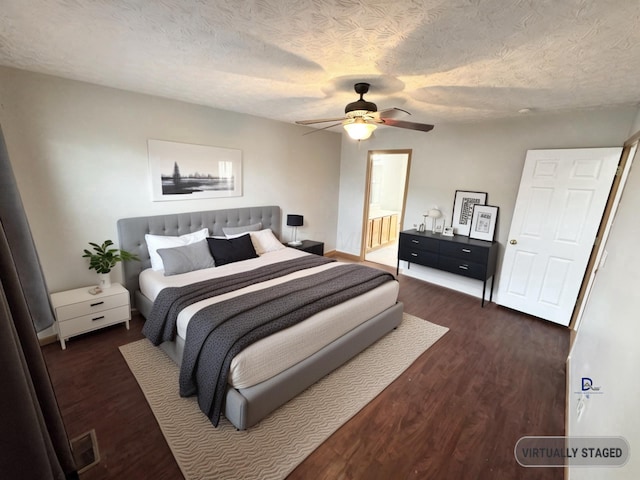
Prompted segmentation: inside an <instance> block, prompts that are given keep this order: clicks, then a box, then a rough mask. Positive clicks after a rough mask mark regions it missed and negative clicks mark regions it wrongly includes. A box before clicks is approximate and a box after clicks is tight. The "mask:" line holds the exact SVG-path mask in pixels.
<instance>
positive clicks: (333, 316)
mask: <svg viewBox="0 0 640 480" xmlns="http://www.w3.org/2000/svg"><path fill="white" fill-rule="evenodd" d="M304 255H309V254H308V253H305V252H302V251H300V250H297V249H294V248H285V249H282V250H277V251H274V252H268V253H265V254H263V255H262V256H260V257H259V258H254V259H250V260H244V261H241V262H235V263H231V264H227V265H223V266H220V267H215V268H208V269H204V270H198V271H195V272H189V273H185V274H182V275H173V276H168V277H165V276H164V274H163V272H162V271H153V270H151V269H147V270H144V271H143V272H142V273H141V274H140V290H141V292H142V293H143V294H144V295H145V296H146V297H148V298H149V299H151V300H155V298H156V296H157V295H158V294H159V292H160V291H161V290H162V289H163V288H166V287H170V286H174V287H178V286H183V285H187V284H190V283H195V282H199V281H202V280H206V279H209V278H220V277H223V276H226V275H232V274H235V273H240V272H244V271H249V270H252V269H255V268H258V267H261V266H263V265H267V264H272V263H276V262H280V261H285V260H290V259H292V258H296V257H300V256H304ZM338 264H339V262H332V263H329V264H326V265H322V266H320V267H315V268H310V269H307V270H303V271H299V272H295V273H292V274H289V275H286V276H284V277H280V278H277V279H273V280H270V281H267V282H261V283H259V284H256V285H251V286H249V287H246V288H243V289H240V290H237V291H234V292H230V293H227V294H225V295H220V296H217V297H214V298H211V299H207V300H204V301H202V302H198V303H196V304H193V305H191V306H189V307H188V308H185V309H184V310H183V311H182V312H181V313H180V315H179V316H178V322H177V329H178V335H179V336H180V337H182V338H186V332H187V326H188V324H189V320H190V319H191V317H192V316H193V314H194V313H195V312H197V311H198V310H199V309H200V308H203V307H204V306H207V305H211V304H214V303H217V302H220V301H223V300H226V299H228V298H232V297H234V296H238V295H243V294H246V293H251V292H252V291H256V290H258V289H261V288H266V287H269V286H272V285H275V284H278V283H283V282H287V281H295V279H296V278H301V277H302V276H305V275H310V274H313V273H315V272H319V271H322V270H326V269H328V268H334V267H335V266H336V265H338ZM397 297H398V282H386V283H384V284H383V285H381V286H380V287H378V288H376V289H374V290H372V291H370V292H367V293H366V294H364V295H361V296H359V297H357V298H353V299H351V300H349V301H347V302H344V303H342V304H340V305H337V306H335V307H332V308H329V309H327V310H324V311H322V312H320V313H318V314H316V315H313V316H312V317H310V318H309V319H307V320H305V321H304V322H301V323H299V324H296V325H294V326H292V327H290V328H287V329H285V330H282V331H280V332H278V333H276V334H274V335H271V336H269V337H267V338H264V339H262V340H260V341H258V342H256V343H254V344H252V345H251V346H249V347H248V348H246V349H245V350H243V351H242V352H240V353H239V354H238V355H237V356H236V357H235V358H234V359H233V361H232V363H231V367H230V374H229V384H231V385H232V386H233V387H235V388H248V387H250V386H253V385H256V384H258V383H260V382H263V381H265V380H267V379H269V378H271V377H273V376H274V375H276V374H278V373H280V372H281V371H283V370H285V369H287V368H289V367H291V366H293V365H295V364H296V363H298V362H300V361H301V360H304V359H305V358H307V357H308V356H310V355H311V354H313V353H315V352H317V351H318V350H320V349H321V348H322V347H324V346H325V345H327V344H329V343H331V342H332V341H334V340H335V339H337V338H339V337H341V336H342V335H344V334H345V333H347V332H349V331H350V330H352V329H353V328H355V327H357V326H358V325H360V324H361V323H363V322H365V321H366V320H368V319H369V318H371V317H373V316H374V315H377V314H378V313H380V312H382V311H384V310H386V309H387V308H388V307H390V306H392V305H393V304H395V303H396V301H397Z"/></svg>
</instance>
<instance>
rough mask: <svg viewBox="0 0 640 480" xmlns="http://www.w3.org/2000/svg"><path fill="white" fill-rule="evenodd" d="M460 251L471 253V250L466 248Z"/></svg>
mask: <svg viewBox="0 0 640 480" xmlns="http://www.w3.org/2000/svg"><path fill="white" fill-rule="evenodd" d="M462 251H463V252H464V253H471V250H469V249H468V248H463V249H462Z"/></svg>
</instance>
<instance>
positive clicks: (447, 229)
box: [442, 227, 453, 237]
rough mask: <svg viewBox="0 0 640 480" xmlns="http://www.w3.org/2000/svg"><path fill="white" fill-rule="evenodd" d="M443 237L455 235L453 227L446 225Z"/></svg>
mask: <svg viewBox="0 0 640 480" xmlns="http://www.w3.org/2000/svg"><path fill="white" fill-rule="evenodd" d="M442 236H443V237H453V227H444V228H443V229H442Z"/></svg>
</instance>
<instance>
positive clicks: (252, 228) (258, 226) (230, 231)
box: [222, 222, 262, 237]
mask: <svg viewBox="0 0 640 480" xmlns="http://www.w3.org/2000/svg"><path fill="white" fill-rule="evenodd" d="M260 230H262V222H258V223H254V224H252V225H245V226H244V227H223V228H222V232H223V233H224V234H225V235H226V236H227V237H228V236H230V235H241V234H243V233H247V232H258V231H260Z"/></svg>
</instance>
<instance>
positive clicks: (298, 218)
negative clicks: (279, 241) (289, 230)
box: [287, 215, 304, 247]
mask: <svg viewBox="0 0 640 480" xmlns="http://www.w3.org/2000/svg"><path fill="white" fill-rule="evenodd" d="M303 220H304V217H303V216H302V215H287V226H288V227H293V240H292V241H291V242H289V243H288V245H290V246H292V247H298V246H300V245H302V242H301V241H299V240H298V238H297V237H298V227H301V226H302V223H303Z"/></svg>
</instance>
